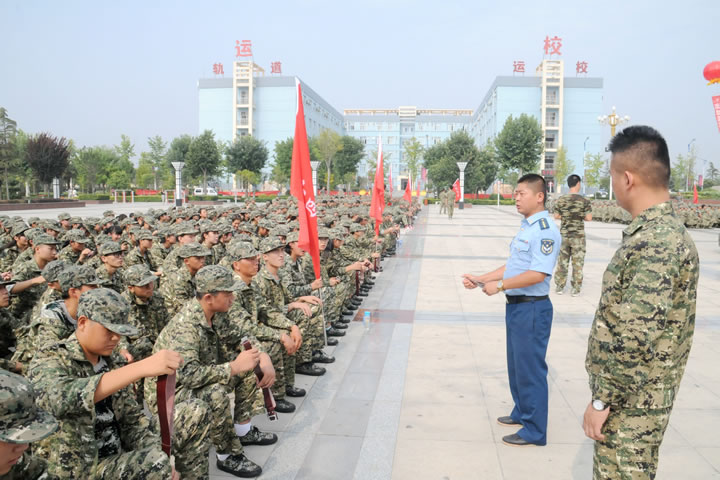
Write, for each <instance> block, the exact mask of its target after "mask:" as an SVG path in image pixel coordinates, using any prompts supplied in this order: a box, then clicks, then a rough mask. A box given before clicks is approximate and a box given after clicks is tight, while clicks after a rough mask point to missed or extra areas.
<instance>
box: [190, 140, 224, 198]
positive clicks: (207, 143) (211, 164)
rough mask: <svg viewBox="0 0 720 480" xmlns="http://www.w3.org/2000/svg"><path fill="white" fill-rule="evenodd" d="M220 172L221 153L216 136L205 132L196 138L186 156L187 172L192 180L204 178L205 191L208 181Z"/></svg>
mask: <svg viewBox="0 0 720 480" xmlns="http://www.w3.org/2000/svg"><path fill="white" fill-rule="evenodd" d="M219 170H220V152H218V147H217V144H216V143H215V134H213V132H212V131H211V130H205V131H204V132H203V133H202V134H201V135H200V136H198V137H195V138H194V139H193V140H192V143H191V144H190V148H189V149H188V151H187V154H186V155H185V171H186V172H187V174H188V176H189V177H190V178H199V177H202V183H203V189H205V190H207V179H208V177H212V176H213V175H215V174H217V173H218V171H219Z"/></svg>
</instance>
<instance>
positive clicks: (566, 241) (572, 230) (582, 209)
mask: <svg viewBox="0 0 720 480" xmlns="http://www.w3.org/2000/svg"><path fill="white" fill-rule="evenodd" d="M567 184H568V187H570V193H568V194H567V195H563V196H562V197H560V198H558V199H557V201H556V202H555V210H554V211H555V218H556V219H558V220H560V221H561V223H560V233H561V234H562V248H560V254H559V256H558V264H557V269H556V270H555V287H556V288H555V292H556V293H557V294H558V295H562V294H563V290H565V284H566V283H567V275H568V262H570V263H572V270H573V272H572V280H571V281H570V285H571V287H572V296H573V297H576V296H578V295H580V290H581V289H582V281H583V264H584V263H585V224H584V223H583V222H589V221H590V220H592V203H591V202H590V200H588V199H587V198H585V197H583V196H582V195H580V187H581V186H582V185H581V180H580V177H579V176H577V175H574V174H573V175H570V176H569V177H568V179H567Z"/></svg>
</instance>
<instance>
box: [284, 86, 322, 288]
mask: <svg viewBox="0 0 720 480" xmlns="http://www.w3.org/2000/svg"><path fill="white" fill-rule="evenodd" d="M295 84H296V85H297V111H296V112H295V139H294V140H293V151H292V164H291V167H290V193H291V194H292V196H293V197H295V198H297V201H298V222H299V223H300V234H299V235H298V247H300V248H302V249H303V250H305V251H306V252H308V253H309V254H310V257H311V258H312V261H313V270H314V271H315V278H320V245H319V242H318V228H317V210H316V208H317V207H316V205H315V192H313V181H312V167H311V166H310V149H309V147H308V140H307V131H306V130H305V111H304V110H303V100H302V89H301V88H300V82H299V81H298V79H297V78H296V79H295Z"/></svg>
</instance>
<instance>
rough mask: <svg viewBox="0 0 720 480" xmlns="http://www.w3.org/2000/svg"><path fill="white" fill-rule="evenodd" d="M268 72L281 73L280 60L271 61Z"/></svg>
mask: <svg viewBox="0 0 720 480" xmlns="http://www.w3.org/2000/svg"><path fill="white" fill-rule="evenodd" d="M270 73H278V74H282V64H281V63H280V62H271V63H270Z"/></svg>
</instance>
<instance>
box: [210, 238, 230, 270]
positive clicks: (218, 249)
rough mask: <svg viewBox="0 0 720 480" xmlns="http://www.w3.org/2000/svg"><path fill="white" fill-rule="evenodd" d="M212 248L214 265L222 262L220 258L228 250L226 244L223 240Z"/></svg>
mask: <svg viewBox="0 0 720 480" xmlns="http://www.w3.org/2000/svg"><path fill="white" fill-rule="evenodd" d="M210 250H212V259H213V265H218V264H220V260H222V259H223V258H224V257H225V253H226V252H227V249H226V248H225V244H224V243H223V242H218V243H217V245H213V247H212V248H211V249H210Z"/></svg>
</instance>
